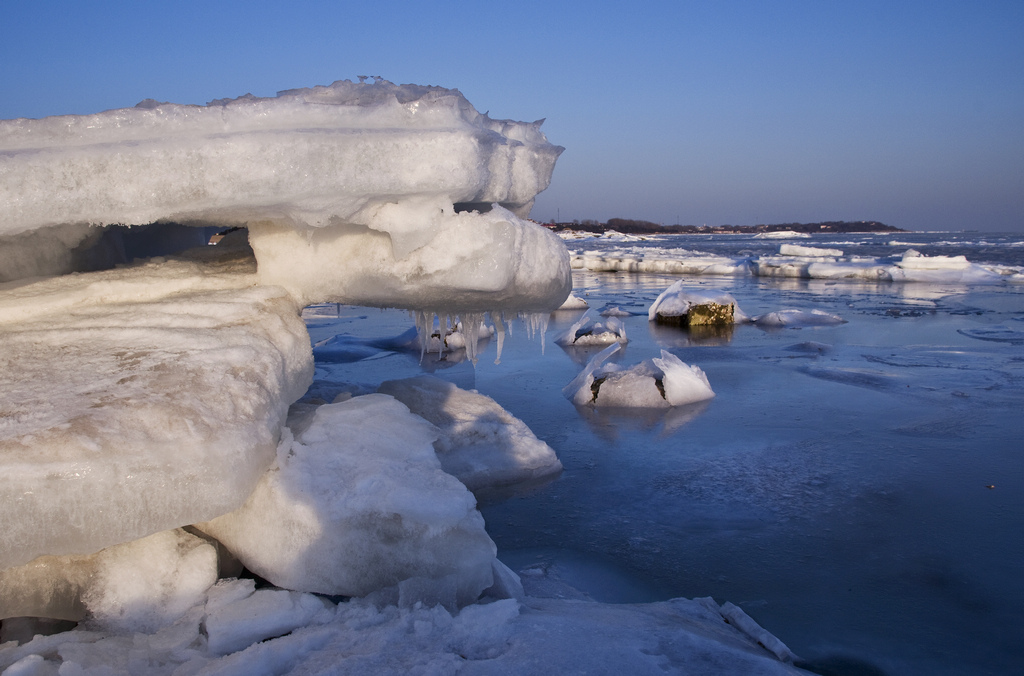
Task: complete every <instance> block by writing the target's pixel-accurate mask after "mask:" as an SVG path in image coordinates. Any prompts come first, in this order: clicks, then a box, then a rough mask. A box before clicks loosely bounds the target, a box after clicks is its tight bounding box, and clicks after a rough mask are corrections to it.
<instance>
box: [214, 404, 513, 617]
mask: <svg viewBox="0 0 1024 676" xmlns="http://www.w3.org/2000/svg"><path fill="white" fill-rule="evenodd" d="M437 437H438V432H437V430H436V429H435V428H434V426H433V425H431V424H430V423H428V422H427V421H426V420H424V419H423V418H420V417H418V416H416V415H413V414H412V413H410V412H409V409H408V408H406V406H405V405H404V404H402V403H400V402H398V401H396V400H395V399H394V398H392V397H389V396H386V395H383V394H371V395H366V396H362V397H355V398H353V399H349V400H348V401H345V402H342V403H337V404H327V405H324V406H321V407H319V408H318V409H317V410H316V412H315V414H314V415H313V418H312V421H311V422H310V423H309V426H308V427H306V428H305V429H296V436H295V439H294V440H292V439H290V438H288V436H287V435H286V437H285V439H284V440H283V441H282V443H281V446H280V448H279V450H278V457H277V462H276V464H275V465H274V466H273V467H272V468H271V469H270V471H268V472H267V473H266V475H265V476H264V477H263V478H262V480H261V481H260V483H259V484H258V485H257V486H256V490H255V491H254V492H253V494H252V495H251V496H250V497H249V499H248V500H247V501H246V503H245V505H243V506H242V507H241V508H240V509H238V510H236V511H234V512H232V513H230V514H226V515H224V516H221V517H219V518H217V519H214V520H212V521H210V522H208V523H204V524H198V527H199V528H200V529H201V530H203V531H205V532H206V533H208V534H210V535H212V536H213V537H215V538H217V539H218V540H220V541H221V542H222V543H224V545H225V546H227V548H228V549H230V550H231V552H232V553H234V554H235V556H237V557H238V558H239V559H241V561H242V563H244V564H245V565H246V567H247V568H249V569H250V570H252V571H254V572H255V573H257V574H259V575H261V576H262V577H264V578H266V579H267V580H270V581H271V582H273V583H274V584H276V585H278V586H280V587H285V588H287V589H295V590H301V591H309V592H319V593H324V594H342V595H345V596H365V595H366V594H369V593H370V592H373V591H375V590H377V589H380V588H382V587H388V586H392V585H398V584H399V583H402V584H403V585H404V588H403V591H406V592H407V593H408V594H413V595H420V596H423V597H424V598H423V600H424V601H433V602H434V603H438V602H441V603H444V604H445V605H448V606H450V607H454V606H455V605H456V604H458V605H464V604H466V603H469V602H471V601H473V600H475V599H476V598H477V597H478V596H479V594H480V592H481V591H483V590H484V589H486V588H487V587H489V586H490V585H491V583H492V577H491V565H492V562H493V560H494V555H495V547H494V543H493V542H491V539H490V537H488V535H487V533H486V532H485V531H484V521H483V517H481V516H480V512H478V511H477V510H476V500H475V499H474V498H473V495H472V494H471V493H470V492H469V491H468V490H467V489H466V487H465V486H463V485H462V484H461V483H459V481H458V480H457V479H456V478H455V477H453V476H451V475H450V474H447V473H446V472H445V471H444V470H442V469H441V463H440V462H439V461H438V459H437V455H436V454H435V453H434V447H433V442H434V440H435V439H437Z"/></svg>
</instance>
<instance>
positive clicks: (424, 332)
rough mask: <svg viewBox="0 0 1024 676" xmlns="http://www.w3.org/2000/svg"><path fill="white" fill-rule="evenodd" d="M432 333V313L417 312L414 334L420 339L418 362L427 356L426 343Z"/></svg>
mask: <svg viewBox="0 0 1024 676" xmlns="http://www.w3.org/2000/svg"><path fill="white" fill-rule="evenodd" d="M433 332H434V313H433V312H425V311H423V310H419V311H417V312H416V333H417V334H418V335H419V337H420V362H421V363H422V362H423V358H424V357H425V356H427V343H429V342H430V334H432V333H433Z"/></svg>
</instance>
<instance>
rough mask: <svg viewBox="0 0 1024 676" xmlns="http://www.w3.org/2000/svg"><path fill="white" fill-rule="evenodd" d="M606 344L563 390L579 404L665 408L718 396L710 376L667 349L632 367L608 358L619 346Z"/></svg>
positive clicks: (568, 397)
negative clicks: (610, 362)
mask: <svg viewBox="0 0 1024 676" xmlns="http://www.w3.org/2000/svg"><path fill="white" fill-rule="evenodd" d="M620 347H621V346H620V345H619V344H618V343H615V344H612V345H611V346H609V347H607V348H605V349H604V350H602V351H601V352H599V353H598V354H596V355H594V357H593V358H591V360H590V361H589V362H588V363H587V365H586V366H585V367H584V368H583V370H582V371H581V372H580V373H579V375H577V376H576V377H575V378H574V379H573V380H572V382H570V383H569V384H568V385H566V386H565V388H563V390H562V393H563V394H564V395H565V396H566V398H567V399H569V400H570V401H572V403H574V404H576V405H577V406H587V405H589V406H603V407H616V408H665V407H669V406H684V405H686V404H692V403H696V402H698V401H706V400H708V399H711V398H712V397H714V396H715V393H714V391H713V390H712V389H711V384H710V383H709V382H708V378H707V376H706V375H705V374H704V371H702V370H701V369H700V368H699V367H697V366H690V365H688V364H686V363H684V362H683V361H682V360H680V359H679V357H677V356H675V355H674V354H672V353H671V352H668V351H667V350H662V351H661V357H660V358H659V357H655V358H653V359H648V360H645V361H643V362H641V363H639V364H637V365H635V366H632V367H630V368H624V367H622V366H620V365H618V364H607V365H605V364H604V362H605V360H607V359H608V358H609V357H611V356H612V355H613V354H615V352H617V351H618V350H619V348H620Z"/></svg>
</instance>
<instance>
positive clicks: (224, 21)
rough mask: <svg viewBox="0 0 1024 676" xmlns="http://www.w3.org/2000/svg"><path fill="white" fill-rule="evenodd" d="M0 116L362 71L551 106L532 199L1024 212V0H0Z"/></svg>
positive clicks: (608, 212) (655, 207) (593, 209)
mask: <svg viewBox="0 0 1024 676" xmlns="http://www.w3.org/2000/svg"><path fill="white" fill-rule="evenodd" d="M0 17H2V19H0V63H2V64H3V66H2V67H0V118H12V117H42V116H46V115H57V114H66V113H90V112H96V111H99V110H105V109H109V108H120V107H126V106H132V105H134V104H135V103H137V102H138V101H140V100H142V99H144V98H154V99H158V100H161V101H173V102H177V103H205V102H207V101H209V100H212V99H215V98H223V97H233V96H239V95H241V94H245V93H247V92H251V93H253V94H256V95H259V96H271V95H273V94H275V93H276V92H277V91H278V90H282V89H289V88H294V87H305V86H312V85H317V84H329V83H330V82H332V81H334V80H339V79H355V77H356V76H358V75H381V76H383V77H385V78H387V79H388V80H391V81H393V82H398V83H405V82H415V83H419V84H436V85H443V86H446V87H455V88H458V89H460V90H461V91H462V92H463V93H464V94H465V95H466V97H467V98H468V99H469V100H470V101H471V102H472V103H473V104H474V105H475V106H476V107H477V108H478V109H479V110H480V111H481V112H483V111H490V113H491V115H492V116H493V117H503V118H513V119H520V120H535V119H538V118H547V122H546V123H545V125H544V130H545V132H546V133H547V135H548V138H549V139H550V140H551V141H552V142H553V143H557V144H559V145H562V146H565V147H566V151H565V153H564V154H563V155H562V157H561V159H560V160H559V162H558V166H557V167H556V169H555V175H554V179H553V181H552V185H551V188H549V189H548V191H547V192H545V193H543V194H542V195H541V196H540V197H539V198H538V200H537V205H536V206H535V208H534V211H533V216H534V217H535V218H537V219H538V220H549V219H553V218H555V217H556V215H558V216H560V217H561V219H562V220H572V219H580V220H583V219H590V218H592V219H597V220H601V221H603V220H606V219H608V218H612V217H626V218H640V219H646V220H651V221H655V222H660V223H666V224H667V223H676V222H681V223H684V224H686V223H690V224H704V223H707V224H709V225H710V224H726V223H731V224H755V223H781V222H792V221H797V222H812V221H824V220H862V219H872V220H879V221H883V222H885V223H889V224H891V225H895V226H898V227H903V228H907V229H912V230H957V229H978V230H1024V2H1020V1H1019V0H1016V1H1009V2H1002V1H991V2H985V1H982V0H976V1H973V2H944V1H942V0H933V1H930V2H899V1H898V0H892V1H890V2H831V1H827V0H819V1H813V2H811V1H807V2H795V1H794V2H789V1H786V0H777V1H774V2H770V1H767V0H766V1H764V2H738V1H737V2H729V1H723V2H711V1H710V0H709V1H708V2H700V3H697V2H681V1H680V2H643V1H641V0H638V1H637V2H633V3H628V4H627V3H625V2H621V3H611V2H600V1H591V2H558V0H548V1H547V2H535V1H534V0H522V1H518V2H502V3H496V2H488V1H487V0H475V1H473V2H470V1H457V2H456V1H453V0H449V1H434V2H431V1H428V0H421V1H419V2H399V1H397V0H393V1H389V0H378V1H376V2H373V3H370V2H358V3H356V2H345V1H335V2H306V1H303V0H292V1H290V2H288V3H284V2H265V1H262V0H254V1H250V2H219V1H217V0H205V1H203V2H193V1H191V0H184V1H179V2H159V3H158V2H148V1H146V0H136V1H135V2H119V1H118V2H112V1H103V0H93V1H91V2H81V0H77V1H75V2H54V1H50V0H35V1H34V2H26V1H24V0H17V1H15V0H0Z"/></svg>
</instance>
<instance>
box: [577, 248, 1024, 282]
mask: <svg viewBox="0 0 1024 676" xmlns="http://www.w3.org/2000/svg"><path fill="white" fill-rule="evenodd" d="M843 253H844V252H843V251H842V250H840V249H828V248H820V247H807V246H799V245H789V244H784V245H781V246H780V253H779V254H764V255H758V256H749V255H748V256H736V257H730V256H723V255H716V254H711V253H701V252H692V251H671V250H659V249H653V250H652V249H650V248H634V247H621V248H619V249H617V250H613V249H610V248H609V249H608V250H603V251H593V250H587V251H580V252H576V253H573V254H572V256H571V257H570V264H571V266H572V268H573V269H574V270H591V271H594V272H648V273H667V274H675V275H727V276H747V275H750V276H754V277H784V278H797V279H843V280H859V281H864V282H926V283H944V282H945V283H970V284H998V283H1001V282H1003V281H1013V282H1021V281H1024V271H1022V270H1021V268H1019V267H1010V266H1004V265H986V264H978V263H971V262H970V261H968V260H967V259H966V258H965V257H964V256H924V255H922V254H920V253H919V252H917V251H915V250H913V249H910V250H908V251H906V252H904V253H902V254H900V255H899V256H885V257H877V258H876V257H872V256H855V255H853V256H851V255H843Z"/></svg>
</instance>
